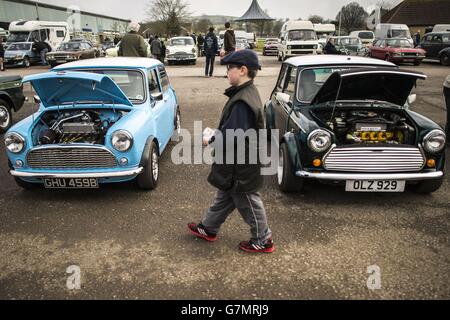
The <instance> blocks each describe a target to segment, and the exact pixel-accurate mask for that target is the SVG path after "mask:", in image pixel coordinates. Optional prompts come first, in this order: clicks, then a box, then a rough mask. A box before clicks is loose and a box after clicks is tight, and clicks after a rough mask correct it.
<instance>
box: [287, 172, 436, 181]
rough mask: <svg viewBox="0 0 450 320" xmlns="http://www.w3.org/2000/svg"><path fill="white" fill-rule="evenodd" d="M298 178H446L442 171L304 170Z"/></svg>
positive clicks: (337, 179) (335, 179)
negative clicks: (370, 171) (355, 171)
mask: <svg viewBox="0 0 450 320" xmlns="http://www.w3.org/2000/svg"><path fill="white" fill-rule="evenodd" d="M295 175H296V176H297V177H301V178H309V179H317V180H328V181H348V180H352V181H353V180H371V181H372V180H383V181H386V180H404V181H421V180H431V179H437V178H440V177H442V176H444V172H442V171H433V172H423V173H382V174H379V173H362V174H361V173H358V174H353V173H331V172H308V171H304V170H300V171H297V172H296V173H295Z"/></svg>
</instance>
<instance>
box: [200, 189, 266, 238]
mask: <svg viewBox="0 0 450 320" xmlns="http://www.w3.org/2000/svg"><path fill="white" fill-rule="evenodd" d="M234 209H237V210H238V211H239V213H240V214H241V216H242V218H243V219H244V221H245V222H247V224H248V225H249V226H250V228H251V233H252V239H251V240H252V241H253V242H254V243H255V244H259V245H263V244H265V242H266V241H267V240H268V239H270V238H271V237H272V231H271V230H270V228H269V226H268V224H267V216H266V210H265V209H264V204H263V202H262V200H261V194H259V193H258V192H251V193H232V192H227V191H222V190H219V191H217V195H216V198H215V200H214V204H213V205H212V206H211V208H209V210H208V212H207V213H206V216H205V217H204V218H203V221H202V225H204V226H205V227H206V229H208V231H211V232H214V233H216V234H217V233H219V230H220V227H221V226H222V224H223V223H224V222H225V220H226V219H227V218H228V216H229V215H230V214H231V213H232V212H233V211H234Z"/></svg>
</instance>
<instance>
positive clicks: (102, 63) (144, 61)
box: [54, 57, 162, 70]
mask: <svg viewBox="0 0 450 320" xmlns="http://www.w3.org/2000/svg"><path fill="white" fill-rule="evenodd" d="M161 64H162V63H161V61H159V60H156V59H151V58H128V57H117V58H96V59H86V60H79V61H74V62H69V63H65V64H62V65H60V66H58V67H55V68H54V70H63V69H75V68H136V69H138V68H139V69H142V68H145V69H148V68H152V67H155V66H157V65H161Z"/></svg>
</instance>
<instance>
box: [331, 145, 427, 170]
mask: <svg viewBox="0 0 450 320" xmlns="http://www.w3.org/2000/svg"><path fill="white" fill-rule="evenodd" d="M424 164H425V159H424V157H423V155H422V153H421V151H420V150H419V149H418V148H412V147H411V148H409V147H405V148H399V147H361V148H354V147H344V148H342V147H341V148H334V149H332V150H331V152H330V153H329V154H327V155H326V156H325V157H324V168H325V169H326V170H329V171H343V172H412V171H420V170H421V169H422V168H423V166H424Z"/></svg>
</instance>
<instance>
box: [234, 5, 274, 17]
mask: <svg viewBox="0 0 450 320" xmlns="http://www.w3.org/2000/svg"><path fill="white" fill-rule="evenodd" d="M272 20H275V19H273V18H271V17H270V16H269V15H268V14H267V13H265V12H264V10H263V9H261V7H260V6H259V3H258V0H252V4H251V5H250V8H249V9H248V10H247V12H246V13H244V15H243V16H242V17H240V18H238V19H235V20H234V21H272Z"/></svg>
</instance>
